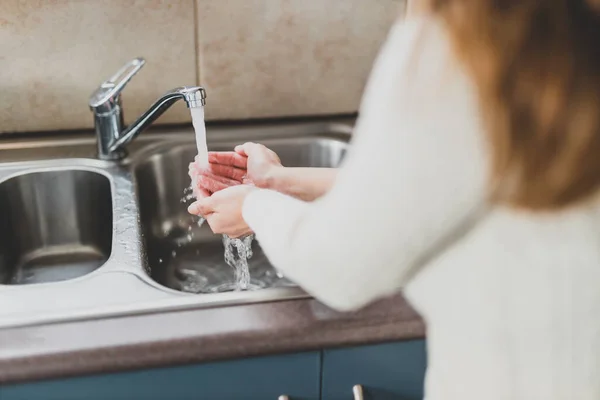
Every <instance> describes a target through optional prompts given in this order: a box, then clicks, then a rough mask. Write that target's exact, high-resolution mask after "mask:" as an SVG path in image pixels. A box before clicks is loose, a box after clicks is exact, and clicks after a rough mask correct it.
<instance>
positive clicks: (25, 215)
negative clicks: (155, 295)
mask: <svg viewBox="0 0 600 400" xmlns="http://www.w3.org/2000/svg"><path fill="white" fill-rule="evenodd" d="M0 221H2V229H1V230H0V255H1V256H2V257H1V258H0V283H3V284H9V285H19V284H32V283H44V282H56V281H63V280H69V279H73V278H77V277H79V276H82V275H86V274H88V273H90V272H92V271H94V270H96V269H97V268H99V267H100V266H101V265H102V264H104V263H105V262H106V260H108V257H109V255H110V252H111V245H112V200H111V190H110V183H109V180H108V179H107V177H106V176H104V175H101V174H98V173H95V172H90V171H85V170H62V171H60V170H59V171H45V172H32V173H24V174H21V175H17V176H13V177H11V178H9V179H7V180H6V181H4V182H1V183H0Z"/></svg>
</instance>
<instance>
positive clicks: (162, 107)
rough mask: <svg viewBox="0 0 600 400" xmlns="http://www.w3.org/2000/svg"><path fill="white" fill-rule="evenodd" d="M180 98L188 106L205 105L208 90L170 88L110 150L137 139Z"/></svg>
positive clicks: (120, 147) (127, 129) (189, 87)
mask: <svg viewBox="0 0 600 400" xmlns="http://www.w3.org/2000/svg"><path fill="white" fill-rule="evenodd" d="M178 100H184V101H185V103H186V105H187V107H188V108H197V107H204V105H205V104H206V92H205V90H204V88H202V87H200V86H184V87H179V88H175V89H172V90H169V91H168V92H166V93H165V94H164V95H162V96H161V97H160V98H159V99H158V100H156V101H155V102H154V104H152V106H150V108H149V109H148V110H147V111H146V112H145V113H144V114H142V115H141V116H140V117H139V118H138V119H137V121H135V122H133V123H132V124H131V125H129V127H127V128H126V129H125V130H124V131H123V132H122V133H121V134H120V135H119V137H117V138H116V139H115V140H114V141H113V143H112V144H111V145H110V146H109V147H108V151H109V152H111V153H114V152H118V151H119V149H122V148H123V147H124V146H126V145H127V144H128V143H129V142H131V141H132V140H133V139H135V137H136V136H137V135H139V134H140V132H142V131H143V130H145V129H146V128H147V127H148V126H149V125H150V124H152V123H153V122H154V121H155V120H156V119H157V118H158V117H160V116H161V115H162V114H163V113H164V112H165V111H167V110H168V109H169V108H170V107H171V106H172V105H173V104H175V103H176V102H177V101H178Z"/></svg>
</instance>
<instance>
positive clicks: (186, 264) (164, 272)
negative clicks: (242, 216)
mask: <svg viewBox="0 0 600 400" xmlns="http://www.w3.org/2000/svg"><path fill="white" fill-rule="evenodd" d="M262 143H263V144H265V145H266V146H268V147H269V148H271V149H273V150H274V151H275V152H276V153H277V154H278V155H279V156H280V158H281V161H282V163H283V164H284V165H286V166H291V167H309V166H312V167H335V166H337V165H338V164H339V162H340V161H341V159H342V157H343V155H344V152H345V147H346V144H345V143H344V142H341V141H339V140H336V139H333V138H319V137H313V138H289V139H267V140H263V141H262ZM236 144H239V142H229V143H213V144H212V145H211V150H216V151H227V150H229V151H230V150H231V149H233V147H234V146H235V145H236ZM195 154H196V146H195V143H194V141H193V138H190V139H188V140H186V141H185V142H182V143H168V144H165V145H163V146H162V147H160V148H156V149H154V153H153V154H152V155H151V156H149V157H147V158H144V160H143V161H141V162H140V163H139V164H138V165H137V166H136V169H135V176H136V178H137V188H138V197H139V198H140V199H141V200H140V215H141V223H142V231H143V233H144V237H145V241H146V248H147V254H148V264H149V267H150V275H151V277H152V278H153V279H154V280H155V281H156V282H158V283H160V284H161V285H164V286H166V287H169V288H171V289H175V290H183V291H191V292H205V291H210V290H211V289H209V288H215V287H223V286H227V283H228V282H232V281H233V279H234V278H233V269H232V268H231V267H230V266H228V265H227V264H226V263H225V261H224V256H223V244H222V240H221V236H218V235H214V234H212V232H211V231H210V229H209V227H208V226H207V225H202V227H199V225H198V218H197V217H193V216H190V215H189V214H188V213H187V212H186V206H185V205H184V204H182V202H184V201H183V200H182V197H183V196H184V190H185V189H186V188H188V187H189V185H190V178H189V177H188V173H187V171H188V164H189V162H190V161H192V160H193V159H194V156H195ZM249 270H250V276H251V287H253V288H269V287H288V286H294V285H293V284H292V283H291V282H289V281H288V280H286V279H284V278H283V277H282V276H281V275H279V274H278V273H277V272H276V271H275V270H274V269H273V267H272V266H271V265H270V264H269V262H268V260H267V258H266V257H265V255H264V253H263V252H262V250H261V249H260V246H259V245H258V244H257V243H256V242H254V244H253V256H252V258H250V260H249ZM204 288H206V290H205V289H204Z"/></svg>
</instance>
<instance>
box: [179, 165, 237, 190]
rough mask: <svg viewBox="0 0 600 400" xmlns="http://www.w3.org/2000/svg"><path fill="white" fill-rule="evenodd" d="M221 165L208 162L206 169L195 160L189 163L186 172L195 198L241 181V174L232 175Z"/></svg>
mask: <svg viewBox="0 0 600 400" xmlns="http://www.w3.org/2000/svg"><path fill="white" fill-rule="evenodd" d="M223 168H224V167H223V166H222V165H219V164H212V163H210V164H209V166H208V169H202V168H200V167H199V166H198V163H197V162H196V160H194V162H192V163H190V165H189V168H188V174H189V176H190V179H191V180H192V190H193V192H194V197H196V198H197V199H200V198H204V197H208V196H210V195H211V194H212V193H215V192H218V191H219V190H223V189H226V188H228V187H231V186H235V185H239V184H241V183H242V181H243V180H242V177H243V175H242V174H237V175H232V176H229V175H230V174H227V173H225V172H224V171H223Z"/></svg>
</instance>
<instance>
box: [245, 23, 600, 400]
mask: <svg viewBox="0 0 600 400" xmlns="http://www.w3.org/2000/svg"><path fill="white" fill-rule="evenodd" d="M488 165H489V154H488V151H487V148H486V145H485V132H484V129H483V125H482V123H481V118H480V112H479V108H478V102H477V98H476V94H475V89H474V84H473V82H472V80H471V79H470V77H469V76H468V74H467V73H466V72H465V70H464V69H463V67H462V66H461V65H459V63H458V62H457V61H456V58H455V57H454V55H453V53H452V50H451V48H450V44H449V41H448V38H447V37H446V35H445V32H444V30H443V28H442V27H441V25H440V24H439V23H438V22H437V21H436V20H433V19H428V18H421V19H417V18H415V19H412V20H406V21H404V22H402V23H399V24H397V25H396V26H395V27H394V28H393V29H392V31H391V33H390V35H389V37H388V40H387V42H386V44H385V45H384V47H383V49H382V51H381V53H380V56H379V58H378V60H377V62H376V64H375V67H374V70H373V72H372V75H371V78H370V81H369V83H368V85H367V89H366V92H365V95H364V98H363V102H362V105H361V109H360V118H359V120H358V122H357V125H356V129H355V135H354V137H353V145H352V148H351V150H350V151H349V153H348V155H347V157H346V160H345V162H344V164H343V166H342V168H341V169H340V171H339V176H338V178H337V180H336V182H335V185H334V186H333V188H332V189H331V191H330V192H329V193H328V194H327V195H326V196H324V197H323V198H321V199H319V200H317V201H315V202H312V203H305V202H301V201H299V200H295V199H293V198H291V197H287V196H285V195H282V194H279V193H276V192H273V191H269V190H260V191H256V192H254V193H252V194H251V195H250V196H248V198H247V199H246V201H245V203H244V210H243V213H244V218H245V219H246V221H247V222H248V224H249V225H250V227H251V228H252V229H253V230H254V231H255V232H256V235H257V238H258V240H259V242H260V245H261V246H262V248H263V249H264V251H265V253H266V254H267V256H268V257H269V259H270V260H271V262H272V263H273V264H274V265H275V266H276V267H277V268H278V269H280V270H281V271H282V272H283V273H284V274H285V275H287V276H288V277H289V278H291V279H292V280H294V281H296V282H297V283H298V284H299V285H301V286H302V287H303V288H304V289H305V290H306V291H307V292H309V293H310V294H312V295H314V296H315V297H316V298H318V299H320V300H321V301H323V302H324V303H325V304H328V305H330V306H332V307H334V308H336V309H339V310H352V309H356V308H359V307H362V306H364V305H366V304H367V303H369V302H371V301H373V300H375V299H377V298H381V297H382V296H387V295H389V294H391V293H393V292H396V291H398V290H401V289H403V290H404V291H405V294H406V296H407V298H408V299H409V301H411V303H412V304H413V305H414V306H415V308H416V309H417V310H418V311H419V312H420V313H421V314H422V315H423V317H424V319H425V320H426V323H427V328H428V332H427V339H428V349H429V367H428V372H427V379H426V398H427V399H429V400H495V399H497V400H512V399H518V400H521V399H522V400H537V399H540V400H554V399H556V400H558V399H561V400H563V399H564V400H567V399H569V400H571V399H572V400H599V399H600V207H598V206H596V205H591V206H587V207H585V208H584V207H580V208H578V209H575V210H570V211H568V212H567V211H566V212H562V213H554V214H546V215H542V214H531V213H520V212H517V211H514V210H510V209H504V208H500V207H497V206H492V205H488V204H486V192H485V191H486V178H487V175H488Z"/></svg>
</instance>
